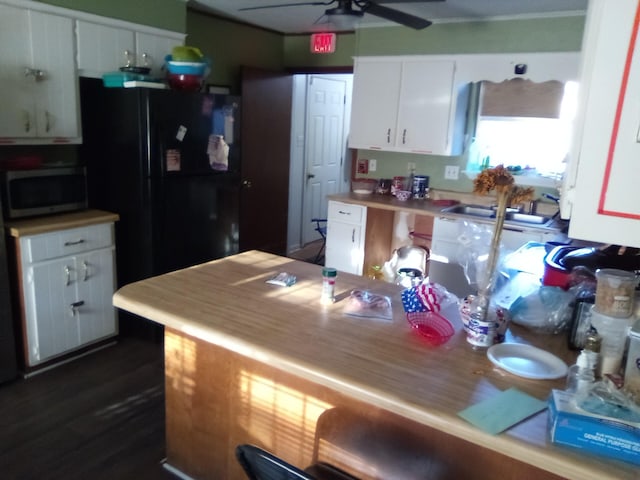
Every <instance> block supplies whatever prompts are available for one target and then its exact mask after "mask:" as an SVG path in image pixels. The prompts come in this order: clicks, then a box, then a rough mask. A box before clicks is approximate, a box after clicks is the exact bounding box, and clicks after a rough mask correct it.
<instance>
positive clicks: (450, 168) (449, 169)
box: [444, 165, 460, 180]
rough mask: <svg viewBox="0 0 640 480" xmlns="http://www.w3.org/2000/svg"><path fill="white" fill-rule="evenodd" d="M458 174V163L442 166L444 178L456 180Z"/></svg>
mask: <svg viewBox="0 0 640 480" xmlns="http://www.w3.org/2000/svg"><path fill="white" fill-rule="evenodd" d="M459 175H460V167H459V166H458V165H447V166H446V167H444V178H445V180H458V176H459Z"/></svg>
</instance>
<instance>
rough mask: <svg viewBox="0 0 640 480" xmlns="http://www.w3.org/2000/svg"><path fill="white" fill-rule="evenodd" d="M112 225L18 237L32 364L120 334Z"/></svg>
mask: <svg viewBox="0 0 640 480" xmlns="http://www.w3.org/2000/svg"><path fill="white" fill-rule="evenodd" d="M113 240H114V234H113V224H112V223H109V224H100V225H92V226H87V227H79V228H72V229H67V230H61V231H55V232H50V233H44V234H38V235H29V236H24V237H21V238H20V239H19V251H20V259H19V261H20V262H21V271H22V278H21V282H22V298H21V300H22V302H23V322H24V325H23V326H24V341H25V342H26V345H25V347H26V348H25V351H26V357H27V358H25V360H26V364H27V366H29V367H33V366H36V365H38V364H40V363H43V362H46V361H48V360H51V359H53V358H55V357H57V356H59V355H62V354H65V353H67V352H71V351H73V350H75V349H78V348H81V347H83V346H85V345H89V344H91V343H94V342H96V341H99V340H102V339H105V338H108V337H111V336H114V335H116V334H117V333H118V330H117V317H116V311H115V308H114V307H113V305H112V300H111V298H112V296H113V293H114V291H115V246H114V241H113Z"/></svg>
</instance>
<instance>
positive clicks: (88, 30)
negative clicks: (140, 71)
mask: <svg viewBox="0 0 640 480" xmlns="http://www.w3.org/2000/svg"><path fill="white" fill-rule="evenodd" d="M76 36H77V49H78V71H79V73H80V75H82V76H85V77H96V78H102V74H103V73H106V72H116V71H118V68H120V67H124V66H125V65H126V64H127V58H128V57H129V58H130V59H131V61H132V65H135V64H136V63H135V60H136V59H135V50H136V41H135V33H134V32H133V31H132V30H127V29H124V28H116V27H112V26H109V25H102V24H99V23H93V22H86V21H83V20H77V21H76Z"/></svg>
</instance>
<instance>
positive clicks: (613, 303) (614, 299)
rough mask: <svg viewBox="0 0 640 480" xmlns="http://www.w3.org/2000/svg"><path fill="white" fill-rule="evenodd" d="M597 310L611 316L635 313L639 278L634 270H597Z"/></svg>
mask: <svg viewBox="0 0 640 480" xmlns="http://www.w3.org/2000/svg"><path fill="white" fill-rule="evenodd" d="M596 281H597V285H596V306H595V308H596V310H597V311H598V312H599V313H602V314H604V315H609V316H611V317H623V318H626V317H629V316H631V314H632V313H633V306H634V302H635V288H636V285H637V283H638V280H637V278H636V276H635V274H634V273H633V272H627V271H625V270H618V269H615V268H602V269H599V270H597V271H596Z"/></svg>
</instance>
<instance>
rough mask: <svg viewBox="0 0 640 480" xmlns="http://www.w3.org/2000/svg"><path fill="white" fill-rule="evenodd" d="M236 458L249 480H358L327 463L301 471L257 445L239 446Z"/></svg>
mask: <svg viewBox="0 0 640 480" xmlns="http://www.w3.org/2000/svg"><path fill="white" fill-rule="evenodd" d="M236 458H237V459H238V462H239V463H240V465H241V466H242V468H243V469H244V471H245V473H246V474H247V478H249V480H358V479H357V478H355V477H352V476H351V475H349V474H347V473H346V472H343V471H342V470H339V469H337V468H335V467H333V466H331V465H329V464H327V463H317V464H314V465H311V466H310V467H308V468H306V469H305V470H300V469H299V468H297V467H294V466H293V465H291V464H289V463H287V462H285V461H284V460H282V459H281V458H278V457H276V456H275V455H273V454H271V453H269V452H267V451H266V450H263V449H262V448H259V447H256V446H255V445H247V444H244V445H238V446H237V447H236Z"/></svg>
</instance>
